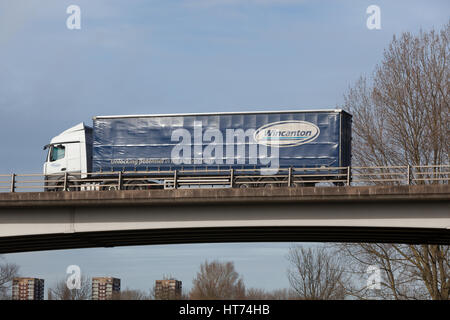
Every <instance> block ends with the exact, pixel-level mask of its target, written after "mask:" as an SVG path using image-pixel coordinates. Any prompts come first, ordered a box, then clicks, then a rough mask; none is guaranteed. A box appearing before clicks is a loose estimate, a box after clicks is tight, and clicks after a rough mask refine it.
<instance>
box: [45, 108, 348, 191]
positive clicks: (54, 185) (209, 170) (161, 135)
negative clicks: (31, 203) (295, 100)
mask: <svg viewBox="0 0 450 320" xmlns="http://www.w3.org/2000/svg"><path fill="white" fill-rule="evenodd" d="M351 121H352V120H351V115H350V114H349V113H347V112H345V111H343V110H312V111H269V112H225V113H199V114H162V115H124V116H96V117H94V118H93V125H92V127H89V126H86V125H85V124H84V123H80V124H78V125H76V126H74V127H72V128H70V129H68V130H66V131H64V132H62V133H61V134H59V135H58V136H56V137H54V138H53V139H51V141H50V143H49V144H47V145H46V146H45V147H44V149H47V150H48V153H47V158H46V162H45V164H44V169H43V171H44V175H45V177H46V178H45V180H46V183H45V190H46V191H58V190H115V189H149V188H179V187H183V188H187V187H217V186H221V187H260V186H270V187H273V186H280V185H283V184H285V183H286V184H288V185H290V186H296V185H303V186H304V185H314V184H315V183H317V182H319V181H321V180H324V179H326V178H329V177H330V176H334V177H336V184H338V183H339V181H342V180H341V179H339V178H340V175H339V172H341V170H342V169H343V168H346V167H348V166H350V163H351ZM293 172H294V176H295V177H296V178H295V179H292V177H293V176H292V174H293ZM236 179H237V180H236ZM327 180H329V179H327Z"/></svg>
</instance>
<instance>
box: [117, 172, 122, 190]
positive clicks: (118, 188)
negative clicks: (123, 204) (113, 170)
mask: <svg viewBox="0 0 450 320" xmlns="http://www.w3.org/2000/svg"><path fill="white" fill-rule="evenodd" d="M118 180H119V181H117V190H122V171H119V178H118Z"/></svg>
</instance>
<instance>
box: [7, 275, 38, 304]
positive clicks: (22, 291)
mask: <svg viewBox="0 0 450 320" xmlns="http://www.w3.org/2000/svg"><path fill="white" fill-rule="evenodd" d="M12 299H13V300H44V279H37V278H22V277H21V278H13V285H12Z"/></svg>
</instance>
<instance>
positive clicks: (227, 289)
mask: <svg viewBox="0 0 450 320" xmlns="http://www.w3.org/2000/svg"><path fill="white" fill-rule="evenodd" d="M189 295H190V298H191V299H194V300H195V299H205V300H212V299H221V300H228V299H244V298H245V286H244V282H243V280H242V278H241V277H240V276H239V274H238V273H237V272H236V271H235V269H234V264H233V263H232V262H219V261H213V262H211V263H208V261H205V263H204V264H202V265H201V266H200V271H199V272H198V273H197V276H196V277H195V278H194V280H193V288H192V290H191V292H190V294H189Z"/></svg>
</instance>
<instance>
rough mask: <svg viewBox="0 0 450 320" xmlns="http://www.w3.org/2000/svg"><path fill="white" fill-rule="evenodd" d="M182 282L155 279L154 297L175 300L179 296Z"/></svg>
mask: <svg viewBox="0 0 450 320" xmlns="http://www.w3.org/2000/svg"><path fill="white" fill-rule="evenodd" d="M181 286H182V283H181V281H179V280H175V279H170V280H156V282H155V299H157V300H176V299H180V298H181Z"/></svg>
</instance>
